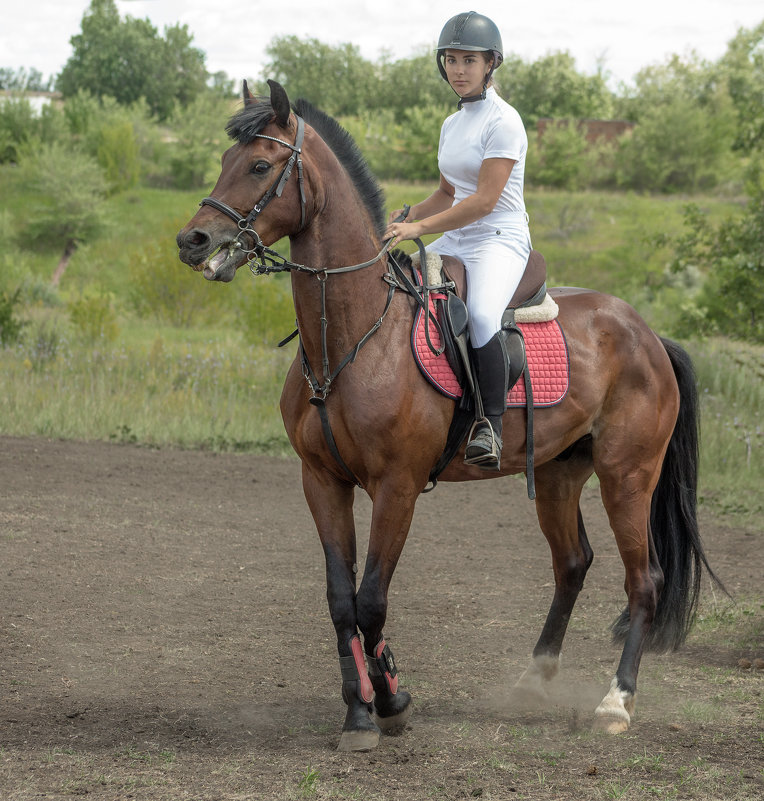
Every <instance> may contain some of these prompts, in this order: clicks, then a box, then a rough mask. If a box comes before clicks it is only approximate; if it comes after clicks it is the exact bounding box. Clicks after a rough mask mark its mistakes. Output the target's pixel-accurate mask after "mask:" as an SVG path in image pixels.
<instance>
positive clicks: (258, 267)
mask: <svg viewBox="0 0 764 801" xmlns="http://www.w3.org/2000/svg"><path fill="white" fill-rule="evenodd" d="M295 118H296V120H297V133H296V135H295V141H294V144H290V143H289V142H286V141H284V140H283V139H278V138H276V137H275V136H266V135H265V134H255V137H256V138H257V139H268V140H269V141H271V142H277V143H278V144H280V145H283V146H284V147H286V148H289V149H290V150H291V151H292V155H291V156H290V157H289V160H288V161H287V163H286V164H285V165H284V169H283V170H282V171H281V175H279V177H278V178H277V179H276V180H275V181H274V182H273V184H271V186H270V187H269V188H268V190H267V191H266V192H265V194H264V195H263V196H262V197H261V198H260V200H259V201H258V202H257V203H255V205H254V206H253V208H252V210H251V211H250V212H249V214H247V216H246V217H244V216H243V215H241V214H239V212H238V211H236V209H234V208H233V207H231V206H229V205H228V204H227V203H225V202H223V201H222V200H218V199H217V198H214V197H205V198H204V199H203V200H202V201H201V202H200V203H199V205H200V206H212V208H214V209H216V210H217V211H220V212H222V213H223V214H225V215H226V216H228V217H230V218H231V219H232V220H233V221H234V222H235V223H236V225H237V226H238V228H239V233H238V234H237V235H236V237H235V238H234V239H233V241H232V242H231V243H230V244H229V245H228V247H229V249H230V250H233V249H241V250H242V251H243V252H244V253H246V254H247V255H248V256H249V260H248V261H249V269H250V271H251V272H252V273H253V274H254V275H264V274H267V273H276V272H289V271H292V270H295V271H298V272H304V273H309V274H311V275H313V276H315V277H316V278H317V279H318V281H319V283H320V285H321V355H322V358H321V373H322V379H323V383H321V382H320V381H319V379H318V377H317V376H316V374H315V372H314V371H313V368H312V367H311V365H310V362H309V361H308V358H307V355H306V354H305V350H304V348H303V347H302V341H300V358H301V361H302V369H303V375H304V377H305V380H306V381H307V382H308V385H309V386H310V390H311V398H310V403H311V404H313V405H314V406H316V407H318V411H319V415H320V417H321V425H322V428H323V431H324V436H325V438H326V441H327V444H328V446H329V450H330V451H331V453H332V455H333V456H334V458H335V459H336V461H337V463H338V464H339V465H340V467H341V468H342V470H343V471H344V473H345V474H346V476H347V477H348V478H349V479H350V480H351V481H352V482H353V483H354V484H356V485H358V486H361V483H360V482H359V480H358V479H357V478H356V476H355V474H354V473H353V471H352V470H351V469H350V468H349V467H348V466H347V464H346V463H345V461H344V460H343V458H342V456H341V455H340V452H339V449H338V447H337V444H336V442H335V440H334V435H333V434H332V429H331V426H330V424H329V417H328V414H327V412H326V398H327V395H328V394H329V391H330V389H331V386H332V383H333V382H334V380H335V379H336V378H337V376H338V375H339V374H340V373H341V372H342V370H344V368H345V367H347V365H348V364H351V363H352V362H353V361H355V359H356V357H357V356H358V352H359V351H360V350H361V348H362V347H363V346H364V345H365V344H366V343H367V342H368V341H369V339H371V337H372V336H373V335H374V334H375V333H376V332H377V331H378V330H379V329H380V327H381V326H382V323H383V321H384V319H385V317H386V316H387V313H388V311H389V310H390V307H391V305H392V300H393V296H394V294H395V291H396V290H397V289H401V290H403V291H405V292H406V293H407V294H409V295H411V296H413V297H414V299H415V300H416V302H417V303H418V304H419V305H420V306H421V307H422V308H423V309H424V311H425V315H426V322H425V331H426V334H427V340H428V343H429V344H430V348H431V349H432V351H433V352H434V353H436V354H437V355H440V353H442V351H443V348H444V347H445V338H444V336H443V333H442V330H441V329H440V324H439V322H438V320H437V318H433V322H434V323H435V326H436V327H437V328H438V330H439V332H440V339H441V342H442V343H443V345H442V346H441V347H440V348H439V349H436V348H435V347H434V346H433V345H432V343H431V342H430V334H429V313H430V302H429V301H430V299H429V292H430V290H431V289H436V288H440V289H444V288H446V284H444V285H443V286H442V287H429V286H427V282H426V281H423V285H422V286H415V285H414V284H413V283H412V281H411V280H410V279H409V278H408V277H407V276H406V275H405V273H404V271H403V270H402V269H401V268H400V266H399V265H398V263H397V262H396V261H395V259H394V258H393V256H392V254H390V255H388V265H387V270H386V271H385V274H384V275H383V276H382V279H383V280H384V281H385V283H387V285H388V291H387V300H386V303H385V306H384V309H383V311H382V314H381V315H380V317H379V318H378V319H377V320H376V322H375V323H374V324H373V325H372V327H371V328H370V329H369V330H368V331H367V332H366V333H365V334H364V335H363V336H362V337H361V339H360V340H359V341H358V342H357V344H356V345H355V347H353V348H352V349H351V350H350V351H349V352H348V353H347V354H346V355H345V357H344V358H343V359H342V360H341V361H340V363H339V364H338V365H337V366H336V367H335V369H334V370H331V368H330V366H329V348H328V343H327V328H328V322H329V321H328V315H327V308H326V280H327V278H328V276H330V275H336V274H338V273H349V272H355V271H356V270H362V269H364V268H366V267H370V266H371V265H373V264H376V263H377V262H379V261H382V259H383V258H384V256H385V254H387V252H388V250H389V249H390V245H391V243H392V241H393V240H392V238H390V239H387V240H386V241H385V242H383V243H382V248H381V250H380V251H379V252H378V253H377V255H376V256H375V257H374V258H372V259H369V260H368V261H365V262H361V263H360V264H352V265H350V266H348V267H333V268H328V267H308V266H306V265H304V264H297V263H296V262H293V261H289V260H288V259H286V258H284V257H283V256H282V255H281V254H280V253H278V252H277V251H275V250H272V249H271V248H269V247H266V245H265V244H264V243H263V240H262V239H261V238H260V235H259V234H258V233H257V231H256V230H255V227H254V225H255V221H256V220H257V218H258V217H259V215H260V214H261V213H262V211H263V209H265V207H266V206H267V205H268V204H269V203H270V202H271V200H273V198H274V197H281V194H282V192H283V191H284V186H285V185H286V182H287V181H288V180H289V177H290V176H291V174H292V171H293V169H294V166H295V164H296V165H297V177H298V181H299V185H300V228H299V229H298V232H299V231H302V230H303V229H304V227H305V218H306V200H305V184H304V176H303V168H302V158H301V154H302V143H303V139H304V138H305V122H304V120H303V119H302V117H300V116H298V115H296V114H295ZM407 215H408V206H406V207H404V212H403V214H402V215H401V216H400V218H399V220H398V221H399V222H400V221H402V220H404V219H405V218H406V216H407ZM245 234H246V235H247V236H249V237H250V238H251V239H252V242H253V245H252V247H251V248H245V247H244V244H243V242H242V239H241V238H242V236H244V235H245ZM415 241H416V243H417V245H418V247H419V251H420V255H421V263H422V265H424V264H425V252H424V245H423V243H422V241H421V240H419V239H417V240H415ZM423 278H424V270H423ZM448 286H450V287H453V284H451V283H449V284H448ZM298 335H299V329H297V330H295V331H294V333H293V334H291V335H290V336H288V337H287V338H286V339H284V340H282V341H281V342H280V343H279V346H280V347H281V346H283V345H286V344H287V342H289V341H291V340H292V339H293V338H294V337H295V336H298Z"/></svg>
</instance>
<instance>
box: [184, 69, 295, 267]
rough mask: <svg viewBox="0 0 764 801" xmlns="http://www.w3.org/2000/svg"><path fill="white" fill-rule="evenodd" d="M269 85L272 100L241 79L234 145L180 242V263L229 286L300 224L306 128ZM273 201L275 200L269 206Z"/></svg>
mask: <svg viewBox="0 0 764 801" xmlns="http://www.w3.org/2000/svg"><path fill="white" fill-rule="evenodd" d="M268 85H269V86H270V99H269V100H266V99H263V98H260V99H258V98H255V97H254V96H253V95H252V94H251V92H250V91H249V88H248V87H247V82H246V81H244V84H243V96H244V108H243V109H241V110H240V111H239V112H238V113H237V114H235V115H234V116H233V117H232V118H231V120H230V121H229V123H228V126H227V131H228V133H229V135H230V136H231V137H232V138H233V139H235V140H236V141H235V143H234V144H233V145H232V146H231V147H230V148H229V149H228V150H226V152H225V153H224V154H223V159H222V169H221V172H220V176H219V177H218V180H217V183H216V184H215V188H214V189H213V190H212V193H211V195H210V196H209V197H206V198H204V200H202V202H201V204H200V205H201V208H200V209H199V211H198V212H197V213H196V214H195V215H194V217H193V218H192V219H191V220H190V221H189V222H188V223H187V224H186V226H185V227H184V228H183V229H182V230H181V231H180V232H179V233H178V236H177V243H178V248H179V250H180V253H179V256H180V259H181V261H183V262H185V263H186V264H188V265H189V266H190V267H192V268H193V269H194V270H196V271H197V272H199V271H201V272H202V273H203V275H204V277H205V278H207V279H208V280H210V281H231V280H233V278H234V276H235V275H236V270H237V269H238V268H239V267H240V266H241V265H242V264H245V263H246V262H247V261H248V260H249V259H250V258H251V257H252V255H253V254H257V253H258V251H259V249H260V248H262V247H268V246H270V245H272V244H273V243H274V242H276V241H277V240H279V239H281V238H282V237H283V236H287V235H289V234H293V233H296V232H297V231H299V230H301V229H302V228H303V227H304V226H305V209H306V200H305V187H304V183H303V174H302V160H301V152H302V139H303V135H304V123H303V121H302V120H301V119H300V118H299V117H296V116H295V115H294V114H292V110H291V106H290V103H289V98H288V97H287V93H286V92H285V91H284V89H283V87H282V86H280V85H279V84H278V83H276V82H275V81H270V80H269V81H268ZM295 166H296V167H297V169H296V170H294V171H295V172H296V173H297V178H296V179H295V180H292V181H290V180H289V178H290V176H291V174H292V172H293V168H294V167H295ZM271 200H278V201H280V202H276V203H274V204H273V205H272V206H269V204H270V202H271ZM266 206H268V208H267V209H266Z"/></svg>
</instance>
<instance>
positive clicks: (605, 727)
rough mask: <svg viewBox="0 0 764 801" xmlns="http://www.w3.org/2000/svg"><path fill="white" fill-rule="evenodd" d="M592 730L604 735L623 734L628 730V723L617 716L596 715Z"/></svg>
mask: <svg viewBox="0 0 764 801" xmlns="http://www.w3.org/2000/svg"><path fill="white" fill-rule="evenodd" d="M593 728H594V730H595V731H603V732H605V733H606V734H623V733H624V732H625V731H627V730H628V728H629V721H628V720H626V719H624V718H622V717H621V716H617V715H598V716H597V717H595V718H594V726H593Z"/></svg>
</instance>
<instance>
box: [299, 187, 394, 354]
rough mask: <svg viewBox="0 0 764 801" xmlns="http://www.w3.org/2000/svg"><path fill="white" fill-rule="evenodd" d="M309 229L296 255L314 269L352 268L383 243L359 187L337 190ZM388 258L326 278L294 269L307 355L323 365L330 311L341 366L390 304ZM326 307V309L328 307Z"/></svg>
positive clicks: (332, 342)
mask: <svg viewBox="0 0 764 801" xmlns="http://www.w3.org/2000/svg"><path fill="white" fill-rule="evenodd" d="M332 198H333V199H328V200H327V202H326V204H325V205H324V206H323V207H322V208H321V211H320V212H318V213H317V214H316V216H315V217H314V219H313V220H312V221H311V223H310V224H309V225H308V226H307V228H306V230H305V231H304V232H302V233H300V234H299V235H297V236H295V237H293V238H291V240H290V242H291V248H290V251H291V258H292V260H293V261H296V262H298V263H300V264H304V265H306V266H309V267H318V266H320V267H326V268H327V269H332V268H337V267H347V266H350V265H354V264H360V263H363V262H366V261H369V260H372V259H374V258H375V256H377V254H378V253H379V249H380V247H381V245H380V243H379V241H378V240H377V236H376V234H375V232H374V225H373V223H372V222H371V220H370V219H369V216H368V214H367V213H366V211H365V209H364V208H363V206H362V202H361V200H360V199H359V198H358V196H357V193H356V192H355V189H352V191H347V192H336V191H334V192H332ZM385 270H386V260H385V259H382V260H380V261H378V262H375V263H374V264H371V265H370V266H368V267H364V268H362V269H359V270H356V271H353V272H349V273H340V274H335V275H331V274H330V275H326V276H325V277H322V281H323V291H324V293H325V299H323V298H322V281H320V280H319V278H317V277H316V276H314V275H309V274H306V273H299V272H293V273H292V294H293V297H294V304H295V312H296V315H297V325H298V327H299V329H300V338H301V341H302V345H303V348H304V349H305V352H306V355H307V356H308V358H309V360H310V361H311V363H314V362H315V363H316V364H317V365H318V364H320V361H319V360H320V359H321V358H322V356H323V352H322V344H321V317H322V314H324V311H325V313H326V319H327V351H328V355H329V358H330V362H331V363H332V364H335V363H336V362H337V361H338V360H339V359H341V358H343V357H344V356H345V354H346V353H347V352H348V351H349V350H350V349H352V348H353V347H354V346H355V345H356V343H357V342H358V340H359V339H360V338H361V337H362V336H363V335H364V334H365V333H366V332H367V331H368V330H369V328H370V327H371V326H372V325H373V323H374V321H375V320H377V319H378V318H379V316H380V314H381V313H382V310H383V308H384V304H385V300H386V297H387V289H388V285H387V284H386V283H385V282H384V281H383V280H382V276H383V274H384V273H385ZM324 307H325V308H324Z"/></svg>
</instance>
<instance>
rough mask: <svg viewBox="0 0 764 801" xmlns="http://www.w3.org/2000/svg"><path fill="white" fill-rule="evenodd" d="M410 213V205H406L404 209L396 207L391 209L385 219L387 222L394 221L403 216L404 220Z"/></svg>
mask: <svg viewBox="0 0 764 801" xmlns="http://www.w3.org/2000/svg"><path fill="white" fill-rule="evenodd" d="M410 214H411V206H408V207H407V208H404V209H396V210H395V211H391V212H390V214H389V215H388V218H387V221H388V223H391V222H395V221H396V220H400V219H401V218H403V219H404V220H405V219H406V217H408V216H409V215H410Z"/></svg>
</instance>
